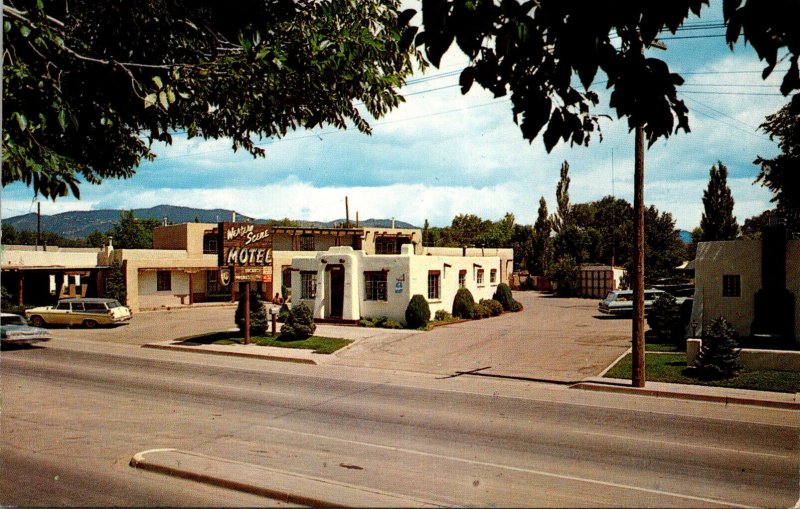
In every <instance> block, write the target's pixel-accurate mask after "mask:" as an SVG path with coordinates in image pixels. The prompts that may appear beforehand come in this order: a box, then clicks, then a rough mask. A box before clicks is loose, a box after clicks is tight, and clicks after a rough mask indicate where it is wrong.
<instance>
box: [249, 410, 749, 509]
mask: <svg viewBox="0 0 800 509" xmlns="http://www.w3.org/2000/svg"><path fill="white" fill-rule="evenodd" d="M263 427H264V428H267V429H270V430H273V431H278V432H281V433H291V434H295V435H300V436H304V437H311V438H316V439H321V440H333V441H336V442H341V443H345V444H349V445H359V446H364V447H372V448H375V449H382V450H386V451H394V452H401V453H406V454H414V455H417V456H425V457H429V458H438V459H444V460H449V461H455V462H458V463H466V464H469V465H478V466H484V467H490V468H499V469H503V470H510V471H513V472H522V473H526V474H533V475H540V476H544V477H551V478H554V479H562V480H566V481H576V482H583V483H588V484H597V485H600V486H607V487H611V488H621V489H626V490H633V491H640V492H643V493H652V494H655V495H663V496H667V497H675V498H682V499H685V500H691V501H694V502H700V503H702V504H715V505H721V506H730V507H740V508H747V509H751V508H753V507H755V506H748V505H742V504H738V503H736V502H728V501H725V500H718V499H714V498H705V497H696V496H693V495H686V494H683V493H675V492H671V491H663V490H657V489H652V488H643V487H640V486H633V485H630V484H620V483H615V482H610V481H600V480H597V479H589V478H587V477H578V476H573V475H565V474H556V473H554V472H546V471H544V470H535V469H531V468H523V467H514V466H511V465H501V464H499V463H492V462H488V461H477V460H470V459H465V458H459V457H456V456H449V455H443V454H434V453H430V452H425V451H418V450H416V449H407V448H405V447H394V446H389V445H381V444H374V443H371V442H360V441H358V440H349V439H346V438H337V437H331V436H328V435H318V434H316V433H308V432H305V431H296V430H292V429H284V428H279V427H276V426H263Z"/></svg>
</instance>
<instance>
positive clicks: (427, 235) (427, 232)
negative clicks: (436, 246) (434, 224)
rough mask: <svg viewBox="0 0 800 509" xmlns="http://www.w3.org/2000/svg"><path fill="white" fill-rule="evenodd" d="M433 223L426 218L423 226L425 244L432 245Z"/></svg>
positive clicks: (423, 242) (423, 241) (423, 243)
mask: <svg viewBox="0 0 800 509" xmlns="http://www.w3.org/2000/svg"><path fill="white" fill-rule="evenodd" d="M430 236H431V225H430V224H429V223H428V220H427V219H426V220H425V225H424V226H423V227H422V245H423V246H430V245H431V239H430Z"/></svg>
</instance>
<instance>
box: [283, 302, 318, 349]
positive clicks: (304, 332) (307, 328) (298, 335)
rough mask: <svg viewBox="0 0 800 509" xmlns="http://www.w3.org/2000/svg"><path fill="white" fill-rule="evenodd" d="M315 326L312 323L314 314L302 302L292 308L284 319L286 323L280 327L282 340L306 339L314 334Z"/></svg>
mask: <svg viewBox="0 0 800 509" xmlns="http://www.w3.org/2000/svg"><path fill="white" fill-rule="evenodd" d="M315 330H317V325H316V324H315V323H314V313H313V312H312V311H311V310H310V309H309V308H308V306H306V305H305V304H303V303H302V302H301V303H300V304H298V305H296V306H293V307H292V309H291V310H290V311H289V316H287V317H286V323H284V324H283V327H281V338H282V339H289V340H292V339H297V340H300V339H306V338H309V337H311V336H312V335H313V334H314V331H315Z"/></svg>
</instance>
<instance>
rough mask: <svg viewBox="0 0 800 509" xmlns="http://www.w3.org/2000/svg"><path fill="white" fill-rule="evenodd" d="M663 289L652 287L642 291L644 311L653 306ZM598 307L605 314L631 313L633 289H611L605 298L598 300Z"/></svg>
mask: <svg viewBox="0 0 800 509" xmlns="http://www.w3.org/2000/svg"><path fill="white" fill-rule="evenodd" d="M664 293H666V292H664V291H663V290H656V289H654V288H651V289H646V290H645V291H644V312H645V313H647V311H648V310H649V309H650V308H651V307H652V306H653V301H655V300H656V299H657V298H658V296H659V295H663V294H664ZM598 309H599V310H600V312H601V313H605V314H607V315H624V316H627V315H632V314H633V290H612V291H610V292H608V295H606V298H605V299H603V300H601V301H600V304H599V305H598Z"/></svg>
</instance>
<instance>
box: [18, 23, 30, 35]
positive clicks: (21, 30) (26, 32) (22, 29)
mask: <svg viewBox="0 0 800 509" xmlns="http://www.w3.org/2000/svg"><path fill="white" fill-rule="evenodd" d="M19 33H21V34H22V37H28V36H29V35H30V33H31V29H30V28H28V27H26V26H24V25H23V26H21V27H19Z"/></svg>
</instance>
